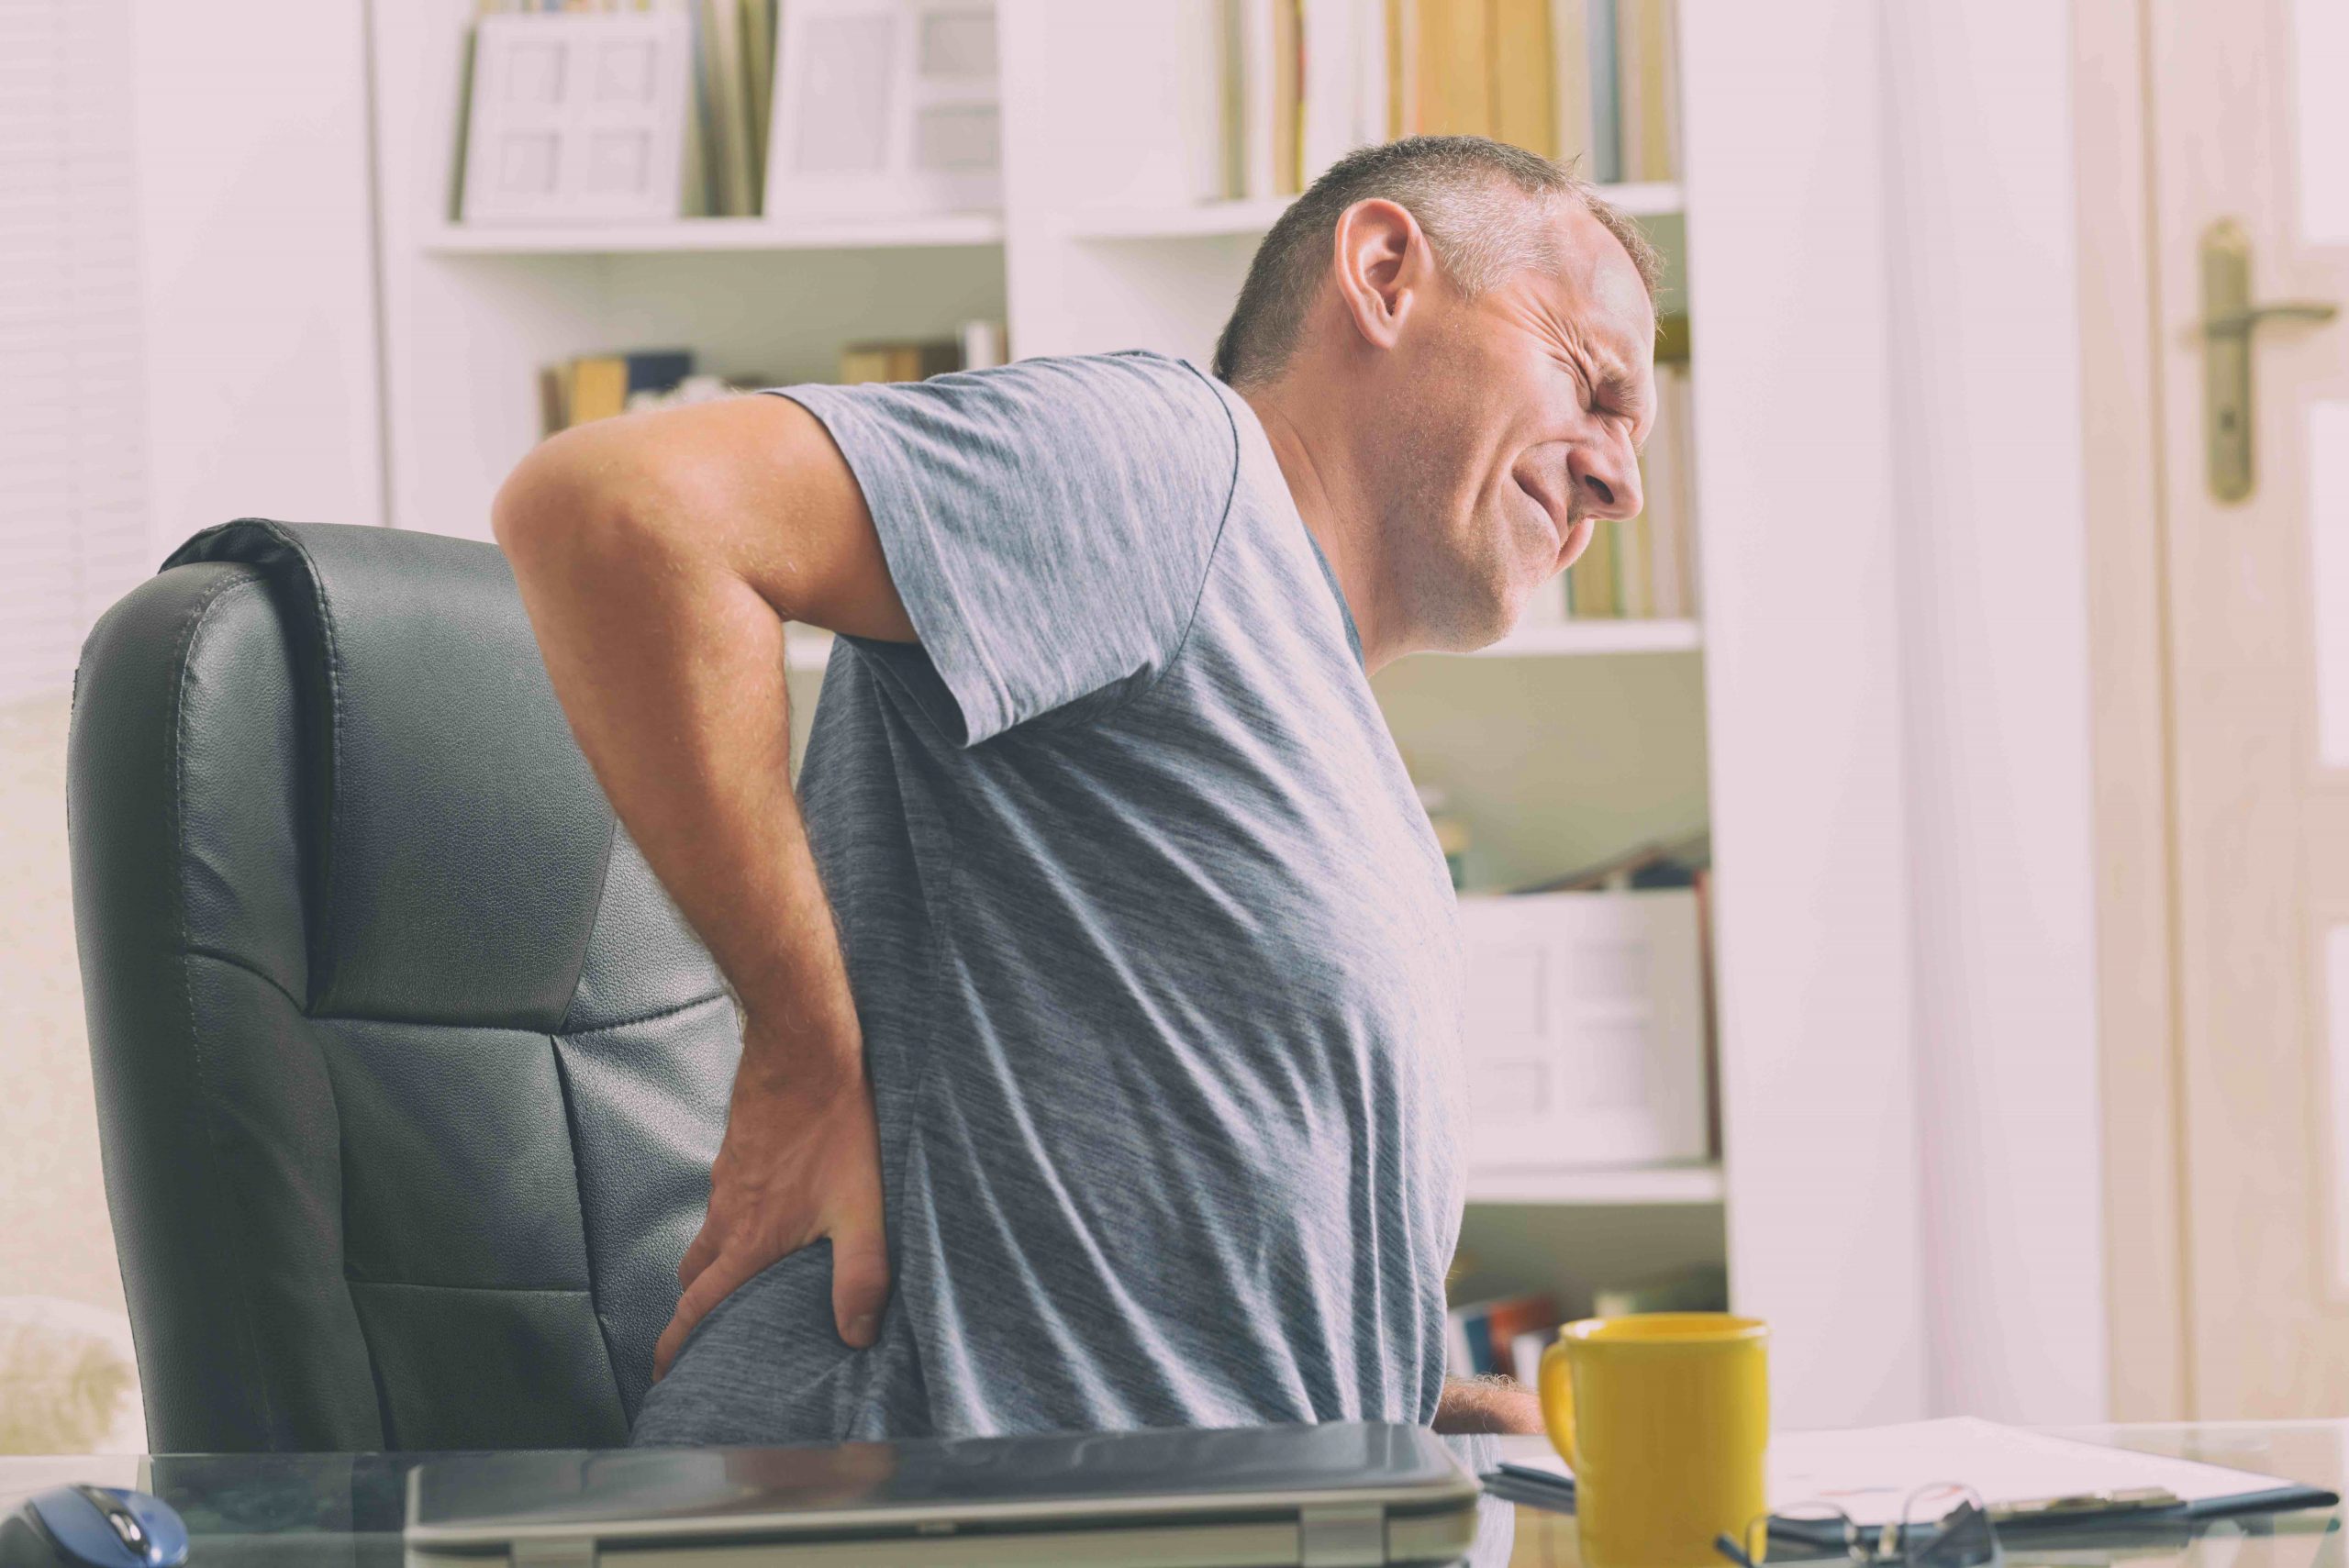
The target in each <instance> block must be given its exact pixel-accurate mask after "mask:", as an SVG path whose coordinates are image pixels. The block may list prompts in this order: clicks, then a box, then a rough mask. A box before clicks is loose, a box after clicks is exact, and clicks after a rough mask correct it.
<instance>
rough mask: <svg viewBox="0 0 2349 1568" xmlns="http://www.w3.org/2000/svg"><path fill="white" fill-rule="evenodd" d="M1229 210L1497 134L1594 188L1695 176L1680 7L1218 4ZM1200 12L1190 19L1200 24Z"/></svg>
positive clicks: (1212, 45) (1521, 2) (1447, 0)
mask: <svg viewBox="0 0 2349 1568" xmlns="http://www.w3.org/2000/svg"><path fill="white" fill-rule="evenodd" d="M1197 13H1198V15H1197V21H1196V25H1199V26H1210V27H1213V28H1215V29H1216V36H1215V38H1214V39H1211V40H1208V43H1207V48H1208V50H1209V56H1210V58H1213V59H1216V60H1218V61H1219V64H1220V68H1221V69H1220V75H1219V95H1220V96H1219V112H1220V127H1221V136H1222V142H1223V156H1222V160H1221V162H1220V165H1219V170H1218V175H1219V183H1218V184H1217V187H1216V188H1214V189H1212V190H1207V191H1200V192H1197V193H1194V194H1195V195H1200V196H1203V197H1211V198H1212V197H1221V198H1227V199H1232V198H1241V197H1261V196H1277V195H1294V194H1295V193H1297V192H1298V191H1301V190H1303V189H1304V188H1305V187H1306V186H1307V185H1308V184H1310V183H1312V182H1313V180H1314V178H1315V177H1316V176H1317V175H1319V173H1320V172H1321V171H1322V170H1324V169H1326V168H1328V167H1329V166H1330V163H1331V162H1332V161H1335V160H1336V159H1337V158H1339V157H1340V156H1341V155H1342V154H1344V153H1346V152H1348V151H1350V150H1353V149H1354V148H1356V147H1362V146H1366V145H1369V144H1371V143H1374V142H1378V141H1385V140H1389V139H1393V138H1397V137H1404V136H1418V135H1475V136H1489V137H1492V138H1495V139H1497V140H1501V141H1506V142H1510V143H1512V144H1514V145H1516V146H1519V147H1523V148H1526V149H1528V150H1531V151H1535V152H1540V153H1542V154H1544V155H1545V156H1548V157H1553V158H1573V159H1575V160H1577V164H1576V167H1577V169H1578V171H1579V172H1581V173H1582V174H1583V175H1584V176H1585V177H1586V178H1588V179H1592V180H1598V181H1605V182H1609V183H1613V182H1617V181H1639V180H1673V179H1677V178H1678V177H1679V172H1680V111H1679V103H1678V96H1677V90H1676V86H1675V83H1676V82H1677V80H1678V74H1679V72H1678V61H1677V55H1678V49H1679V46H1678V41H1677V39H1676V37H1675V23H1674V8H1673V6H1672V3H1671V0H1217V3H1216V4H1215V5H1214V6H1200V7H1198V8H1197ZM1189 14H1190V13H1186V15H1189Z"/></svg>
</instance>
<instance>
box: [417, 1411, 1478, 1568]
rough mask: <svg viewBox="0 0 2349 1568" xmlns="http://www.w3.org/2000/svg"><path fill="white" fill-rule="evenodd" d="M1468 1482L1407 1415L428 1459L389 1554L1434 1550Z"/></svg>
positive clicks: (1294, 1557)
mask: <svg viewBox="0 0 2349 1568" xmlns="http://www.w3.org/2000/svg"><path fill="white" fill-rule="evenodd" d="M1477 1492H1478V1488H1477V1485H1476V1483H1475V1479H1474V1478H1473V1477H1471V1476H1470V1475H1469V1474H1468V1473H1467V1471H1466V1470H1465V1469H1464V1468H1463V1467H1462V1466H1461V1465H1460V1463H1459V1462H1457V1461H1456V1460H1454V1459H1453V1456H1452V1452H1451V1451H1450V1450H1449V1449H1447V1448H1446V1447H1445V1446H1444V1445H1443V1442H1442V1440H1441V1439H1439V1438H1437V1437H1436V1436H1435V1435H1434V1434H1433V1433H1431V1432H1430V1431H1428V1430H1427V1429H1425V1428H1422V1427H1416V1426H1405V1425H1394V1424H1388V1423H1384V1422H1359V1421H1355V1422H1328V1423H1322V1424H1319V1425H1312V1426H1279V1427H1245V1428H1219V1429H1143V1430H1136V1431H1120V1432H1086V1433H1064V1434H1056V1435H1050V1436H1033V1437H1004V1438H947V1439H923V1440H907V1441H902V1442H886V1443H843V1444H841V1445H839V1446H837V1447H831V1448H725V1449H650V1448H648V1449H624V1450H619V1451H596V1452H579V1451H533V1452H517V1453H496V1454H482V1455H474V1456H467V1457H459V1458H448V1459H439V1460H428V1461H426V1462H424V1463H422V1464H420V1465H418V1466H417V1468H416V1469H414V1470H413V1471H411V1472H409V1473H408V1492H407V1524H406V1556H407V1562H408V1563H409V1564H410V1565H411V1568H428V1565H429V1568H483V1565H484V1564H490V1563H511V1564H513V1565H514V1568H558V1565H559V1568H664V1565H666V1564H677V1565H679V1568H686V1565H690V1568H737V1565H740V1568H748V1565H750V1564H751V1563H762V1564H763V1563H778V1564H800V1565H812V1564H818V1563H820V1564H823V1565H824V1568H863V1565H865V1564H880V1563H891V1564H906V1565H908V1568H923V1565H930V1564H935V1565H940V1568H942V1565H944V1564H948V1563H953V1564H958V1565H961V1564H976V1565H997V1568H1011V1565H1013V1564H1023V1565H1024V1564H1038V1565H1046V1564H1049V1565H1051V1568H1088V1565H1092V1564H1099V1565H1101V1568H1110V1565H1112V1564H1118V1565H1125V1564H1136V1563H1140V1564H1149V1565H1151V1568H1178V1565H1191V1564H1198V1565H1202V1568H1204V1565H1208V1564H1214V1565H1218V1568H1321V1565H1324V1564H1328V1565H1331V1568H1334V1565H1336V1564H1340V1563H1350V1564H1360V1563H1426V1564H1437V1563H1449V1562H1457V1561H1459V1559H1460V1558H1461V1557H1462V1556H1463V1555H1464V1554H1465V1553H1466V1552H1467V1551H1468V1549H1469V1546H1470V1545H1471V1544H1472V1543H1473V1542H1474V1541H1475V1535H1476V1498H1477Z"/></svg>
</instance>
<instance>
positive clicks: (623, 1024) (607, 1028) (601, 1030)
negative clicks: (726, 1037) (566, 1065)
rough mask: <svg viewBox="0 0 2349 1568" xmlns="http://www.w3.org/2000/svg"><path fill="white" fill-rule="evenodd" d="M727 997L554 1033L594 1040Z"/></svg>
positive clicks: (721, 992) (711, 997)
mask: <svg viewBox="0 0 2349 1568" xmlns="http://www.w3.org/2000/svg"><path fill="white" fill-rule="evenodd" d="M725 995H728V993H727V992H726V991H725V990H723V989H722V988H721V989H719V990H716V991H712V992H711V993H710V994H709V995H707V996H696V997H695V998H694V999H693V1000H692V1001H690V1002H680V1003H678V1004H677V1005H676V1006H673V1007H662V1008H659V1009H658V1010H656V1011H653V1012H650V1013H646V1014H643V1015H642V1016H640V1017H638V1018H622V1019H620V1020H619V1021H618V1022H617V1023H609V1024H597V1025H596V1027H595V1028H594V1029H557V1030H556V1031H554V1032H555V1033H557V1034H559V1035H561V1036H562V1038H563V1039H565V1040H593V1039H595V1038H596V1036H597V1035H599V1034H609V1033H611V1032H612V1031H613V1030H614V1029H634V1028H636V1027H637V1026H638V1025H640V1024H653V1023H659V1022H660V1021H661V1020H662V1018H674V1017H676V1015H678V1014H679V1013H690V1012H692V1011H693V1010H694V1009H695V1008H696V1007H707V1006H709V1005H710V1004H711V1003H712V1002H715V1001H718V999H719V998H721V997H723V996H725ZM517 1032H519V1031H517Z"/></svg>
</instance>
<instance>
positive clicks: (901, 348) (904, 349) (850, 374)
mask: <svg viewBox="0 0 2349 1568" xmlns="http://www.w3.org/2000/svg"><path fill="white" fill-rule="evenodd" d="M962 368H963V345H962V343H961V342H960V341H959V340H956V339H943V340H940V341H935V342H905V343H851V344H849V345H848V346H847V347H845V348H843V349H842V350H841V364H840V380H841V385H843V386H853V385H856V384H860V383H863V382H875V381H923V380H927V379H928V378H929V377H930V376H934V375H941V374H943V373H946V372H948V371H952V370H960V369H962Z"/></svg>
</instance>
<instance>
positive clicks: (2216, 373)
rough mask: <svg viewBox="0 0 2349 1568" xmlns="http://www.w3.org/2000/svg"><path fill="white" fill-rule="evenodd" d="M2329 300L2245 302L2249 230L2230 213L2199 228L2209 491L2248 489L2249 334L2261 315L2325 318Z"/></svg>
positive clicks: (2230, 493)
mask: <svg viewBox="0 0 2349 1568" xmlns="http://www.w3.org/2000/svg"><path fill="white" fill-rule="evenodd" d="M2336 314H2337V310H2336V307H2335V306H2332V304H2331V303H2330V302H2328V301H2325V300H2316V299H2280V300H2273V301H2270V302H2269V303H2267V304H2266V305H2254V304H2252V303H2251V237H2250V236H2249V235H2247V234H2245V233H2244V232H2243V226H2242V225H2240V224H2238V223H2236V222H2235V220H2234V219H2232V218H2231V217H2222V218H2221V219H2220V220H2219V221H2218V222H2216V223H2214V224H2212V225H2211V226H2210V228H2206V229H2204V230H2203V231H2202V447H2203V454H2204V457H2205V460H2206V462H2207V465H2208V467H2209V470H2210V494H2211V495H2215V496H2217V497H2218V498H2219V499H2220V500H2221V501H2241V500H2243V498H2244V497H2246V496H2248V495H2250V494H2251V489H2252V461H2251V459H2252V450H2251V429H2252V418H2251V334H2252V328H2254V327H2256V326H2258V325H2259V324H2260V323H2261V322H2263V321H2276V320H2288V321H2315V322H2322V321H2330V320H2332V318H2333V317H2334V316H2335V315H2336Z"/></svg>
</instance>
